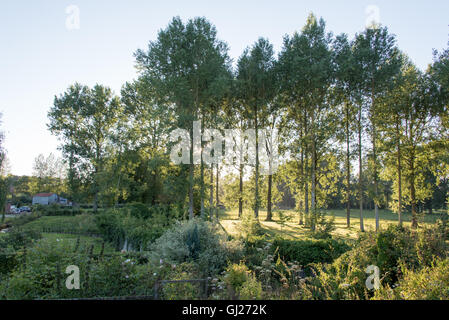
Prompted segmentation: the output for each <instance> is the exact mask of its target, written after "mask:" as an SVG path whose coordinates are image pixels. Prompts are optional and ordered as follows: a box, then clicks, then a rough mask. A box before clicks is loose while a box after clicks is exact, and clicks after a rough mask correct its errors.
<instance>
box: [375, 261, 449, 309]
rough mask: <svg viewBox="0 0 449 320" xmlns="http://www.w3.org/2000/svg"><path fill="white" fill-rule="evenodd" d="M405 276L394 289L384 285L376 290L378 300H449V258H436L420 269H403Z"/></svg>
mask: <svg viewBox="0 0 449 320" xmlns="http://www.w3.org/2000/svg"><path fill="white" fill-rule="evenodd" d="M402 272H403V274H404V276H403V278H402V279H400V280H399V282H398V285H397V286H396V287H395V288H394V289H392V288H391V287H390V286H384V287H382V288H381V289H380V290H378V291H376V293H375V295H374V298H373V299H376V300H382V299H386V300H448V299H449V289H448V288H449V260H448V259H445V260H436V261H435V262H433V263H432V265H431V266H426V267H424V268H423V269H421V270H419V271H413V270H411V269H407V268H404V269H403V271H402Z"/></svg>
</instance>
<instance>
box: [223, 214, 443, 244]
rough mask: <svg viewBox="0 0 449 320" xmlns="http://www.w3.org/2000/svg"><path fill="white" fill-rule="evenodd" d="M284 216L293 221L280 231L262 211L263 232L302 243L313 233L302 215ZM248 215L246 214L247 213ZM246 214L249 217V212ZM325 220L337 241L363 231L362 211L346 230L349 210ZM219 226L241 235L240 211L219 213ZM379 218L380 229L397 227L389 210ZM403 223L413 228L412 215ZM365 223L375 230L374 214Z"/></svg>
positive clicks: (429, 220)
mask: <svg viewBox="0 0 449 320" xmlns="http://www.w3.org/2000/svg"><path fill="white" fill-rule="evenodd" d="M283 213H284V214H285V215H288V216H290V217H291V220H290V221H289V222H287V223H286V224H285V226H284V227H283V228H282V231H281V224H280V223H279V217H278V214H277V213H276V212H273V221H271V222H266V221H264V220H265V218H266V215H267V214H266V211H264V210H261V211H260V212H259V219H260V223H261V225H262V227H263V228H264V230H265V231H266V232H267V233H268V234H270V235H281V236H282V237H284V238H287V239H301V238H304V237H306V236H308V235H309V234H310V231H309V230H308V229H306V228H303V227H302V226H300V225H299V215H298V213H297V212H295V211H293V210H283ZM441 213H443V211H434V214H432V215H425V216H421V217H420V218H419V221H420V224H421V225H424V226H425V225H429V224H433V223H435V222H436V220H437V219H438V218H439V217H440V214H441ZM244 214H245V212H244ZM246 214H250V212H249V211H247V212H246ZM326 216H327V217H328V218H331V217H332V216H334V217H335V226H336V230H335V231H334V232H333V235H334V236H335V237H336V238H343V239H356V238H357V236H358V234H359V231H360V219H359V211H358V210H355V209H354V210H351V227H350V228H347V226H346V210H327V211H326ZM219 217H220V223H221V224H222V226H223V227H224V228H225V230H226V231H227V232H228V233H229V234H232V235H236V234H237V233H238V228H237V226H238V225H239V224H240V221H239V219H238V210H237V209H232V210H227V211H224V210H223V211H221V212H220V216H219ZM379 218H380V228H381V229H385V228H387V227H388V225H390V224H397V223H398V216H397V214H396V213H394V212H392V211H389V210H379ZM403 221H404V225H405V226H410V225H411V214H410V213H403ZM363 222H364V225H365V230H366V231H373V230H375V215H374V210H364V211H363Z"/></svg>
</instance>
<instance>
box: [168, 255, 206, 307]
mask: <svg viewBox="0 0 449 320" xmlns="http://www.w3.org/2000/svg"><path fill="white" fill-rule="evenodd" d="M197 273H198V270H197V267H196V266H195V265H194V264H192V263H182V264H180V265H179V266H175V267H174V268H172V271H171V272H169V274H168V275H167V278H168V279H170V280H175V281H176V280H192V279H194V278H196V276H195V275H196V274H197ZM201 296H204V287H203V283H202V282H195V283H192V282H180V283H167V284H165V285H164V286H163V287H162V296H161V298H162V299H166V300H195V299H198V298H200V297H201Z"/></svg>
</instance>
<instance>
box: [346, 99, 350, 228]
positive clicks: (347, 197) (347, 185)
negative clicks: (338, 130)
mask: <svg viewBox="0 0 449 320" xmlns="http://www.w3.org/2000/svg"><path fill="white" fill-rule="evenodd" d="M349 152H350V150H349V106H348V104H346V226H347V227H348V228H350V227H351V162H350V154H349Z"/></svg>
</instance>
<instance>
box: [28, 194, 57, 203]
mask: <svg viewBox="0 0 449 320" xmlns="http://www.w3.org/2000/svg"><path fill="white" fill-rule="evenodd" d="M58 202H59V196H58V195H57V194H56V193H38V194H36V195H35V196H33V204H41V205H49V204H52V203H58Z"/></svg>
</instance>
